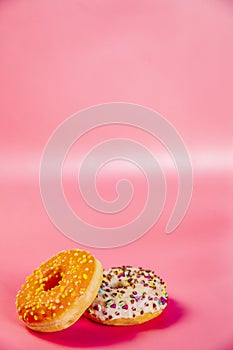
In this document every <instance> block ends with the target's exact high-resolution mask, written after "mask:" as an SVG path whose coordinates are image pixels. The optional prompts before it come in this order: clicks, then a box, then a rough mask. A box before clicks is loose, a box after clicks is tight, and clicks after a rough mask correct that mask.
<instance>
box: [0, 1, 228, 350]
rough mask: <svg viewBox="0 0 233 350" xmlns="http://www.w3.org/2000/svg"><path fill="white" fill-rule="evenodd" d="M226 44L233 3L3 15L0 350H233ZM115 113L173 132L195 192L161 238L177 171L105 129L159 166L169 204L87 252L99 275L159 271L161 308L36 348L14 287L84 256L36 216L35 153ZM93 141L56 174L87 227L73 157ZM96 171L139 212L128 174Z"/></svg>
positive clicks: (43, 340) (10, 4)
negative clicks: (83, 117) (130, 112)
mask: <svg viewBox="0 0 233 350" xmlns="http://www.w3.org/2000/svg"><path fill="white" fill-rule="evenodd" d="M232 38H233V3H232V1H230V0H221V1H220V0H211V1H210V0H209V1H207V0H206V1H205V0H204V1H203V0H196V1H191V0H188V1H182V0H154V1H147V0H145V1H135V0H124V1H121V2H120V1H115V0H113V1H107V0H106V1H103V0H102V1H92V2H91V1H89V2H88V1H77V0H75V1H74V0H70V1H65V0H63V1H61V0H56V1H55V0H49V1H48V0H41V1H36V0H18V1H16V0H15V1H14V0H8V1H7V0H1V1H0V96H1V104H0V115H1V130H0V133H1V134H0V140H1V149H0V164H1V172H0V187H1V204H0V205H1V207H0V212H1V236H0V237H1V238H0V249H1V252H0V262H1V263H0V269H1V272H0V275H1V289H0V349H1V350H9V349H10V350H20V349H26V348H28V349H72V348H78V349H82V348H86V349H93V348H98V349H106V348H109V349H125V348H127V349H141V348H142V347H143V348H146V347H148V348H156V349H162V350H163V349H179V348H182V349H189V350H196V349H202V350H232V349H233V332H232V323H233V303H232V294H233V278H232V263H233V258H232V246H233V237H232V228H233V222H232V204H233V203H232V194H233V193H232V192H233V191H232V190H233V186H232V175H233V169H232V160H233V159H232V131H233V130H232V115H233V103H232V89H233V86H232V85H233V65H232V62H233V46H232ZM111 101H125V102H133V103H137V104H141V105H145V106H148V107H150V108H153V109H155V110H157V111H158V112H159V113H161V114H162V115H164V116H165V117H166V118H167V119H168V120H169V121H170V122H171V123H173V125H174V126H175V127H176V129H177V130H178V131H179V133H180V134H181V135H182V137H183V139H184V141H185V143H186V146H187V147H188V149H189V152H190V155H191V158H192V162H193V171H194V191H193V197H192V202H191V205H190V208H189V211H188V213H187V215H186V216H185V219H184V220H183V222H182V224H181V225H180V226H179V227H178V228H177V230H176V231H175V232H174V233H173V234H171V235H169V236H168V235H165V234H164V229H165V226H166V223H167V220H168V217H169V215H170V213H171V210H172V208H173V205H174V200H175V196H176V190H177V175H176V172H175V171H174V166H173V165H172V162H171V160H170V159H169V156H168V155H167V154H166V152H164V151H163V150H162V149H161V147H160V146H159V145H158V142H156V141H155V140H152V139H150V138H149V136H148V135H142V134H140V133H139V134H137V133H136V132H135V130H127V131H123V130H117V129H112V130H111V131H110V132H112V134H113V135H119V134H120V135H127V136H129V137H130V136H132V138H137V137H139V138H140V140H141V141H142V142H143V143H145V144H146V145H148V146H150V147H151V150H152V151H155V152H157V156H158V157H159V159H160V163H161V164H162V166H163V167H164V169H165V173H166V176H167V181H168V197H167V202H166V207H165V210H164V212H163V214H162V216H161V218H160V220H159V221H158V223H157V224H156V225H155V226H154V227H153V229H151V230H150V232H148V233H147V234H146V235H144V236H143V237H142V238H141V239H140V240H138V241H136V242H134V243H132V244H130V245H127V246H125V247H121V248H115V249H112V250H104V249H94V248H90V249H89V250H90V251H91V252H92V253H93V254H95V255H96V257H97V258H98V259H100V260H101V261H102V263H103V265H104V267H110V266H114V265H120V264H131V265H136V266H137V265H143V266H145V267H146V268H152V269H155V271H156V272H157V273H158V274H159V275H161V276H162V277H163V278H164V280H165V281H166V282H167V285H168V294H169V296H170V303H169V306H168V308H167V310H166V311H164V313H163V314H162V315H161V316H160V317H159V318H158V319H155V320H154V321H151V322H150V323H147V324H144V325H141V326H135V327H129V328H117V327H116V328H114V327H103V326H101V325H97V324H94V323H91V322H90V321H88V320H85V319H81V320H79V321H78V322H77V323H76V324H75V325H73V326H72V327H71V328H69V329H67V330H65V331H62V332H59V333H53V334H36V333H33V332H31V331H29V330H27V329H26V328H25V327H24V325H23V324H22V322H20V321H18V318H17V315H16V311H15V305H14V302H15V295H16V293H17V291H18V289H19V288H20V285H21V284H22V283H23V281H24V278H25V276H27V275H28V274H30V273H31V271H32V270H33V269H34V268H35V267H37V266H38V265H39V264H40V262H41V261H43V260H45V259H47V258H49V257H50V256H51V255H53V254H56V252H57V251H59V250H62V249H69V248H73V247H77V246H78V247H81V246H80V245H79V244H76V243H74V242H72V241H70V240H69V239H67V238H66V237H64V236H63V235H62V234H61V233H60V232H58V230H57V229H56V228H55V227H54V226H53V225H52V224H51V222H50V220H49V218H48V216H47V215H46V213H45V210H44V207H43V205H42V202H41V198H40V191H39V180H38V175H39V164H40V158H41V155H42V151H43V148H44V146H45V143H46V142H47V140H48V138H49V136H50V135H51V133H52V132H53V130H54V129H55V128H56V127H57V126H58V125H59V124H60V123H61V122H62V121H64V120H65V119H66V118H67V117H69V116H70V115H72V114H73V113H75V112H77V111H79V110H80V109H83V108H87V107H90V106H92V105H94V104H99V103H104V102H111ZM124 133H125V134H124ZM95 137H96V138H95ZM97 139H98V135H96V136H95V135H94V136H93V135H92V137H91V138H89V139H88V137H87V139H86V141H85V140H83V141H81V143H80V145H79V147H78V149H77V151H76V152H75V150H74V153H73V157H72V156H71V158H72V160H71V161H70V162H69V164H68V166H66V167H65V169H64V186H66V187H67V188H66V194H67V197H68V198H69V199H70V201H72V205H73V206H74V207H76V209H78V210H80V215H83V216H84V217H85V215H88V214H87V212H85V208H83V207H82V208H79V207H78V204H77V203H78V202H77V199H78V194H77V197H75V196H74V195H72V194H73V192H74V191H75V189H74V182H73V180H74V179H73V178H74V172H75V171H76V166H77V164H78V160H79V159H80V158H79V157H80V156H81V155H82V154H85V153H84V152H85V150H86V149H88V147H87V146H88V145H91V144H92V143H94V141H96V140H97ZM76 162H77V163H76ZM124 169H125V170H124ZM105 170H106V171H105V173H104V175H103V176H102V177H101V176H100V178H99V179H98V183H99V190H100V193H101V194H102V195H103V196H105V197H106V198H107V199H112V198H114V191H113V183H112V176H113V174H114V176H119V177H121V175H122V172H124V171H125V172H127V173H128V176H129V178H132V180H133V181H134V182H135V199H134V205H133V208H134V210H135V212H137V211H139V210H140V204H141V202H142V201H143V200H144V196H143V195H142V190H143V189H144V187H143V186H145V184H144V183H143V179H142V178H141V177H140V174H137V170H136V169H135V168H131V167H130V165H127V166H126V165H125V164H116V163H115V164H113V165H112V167H109V168H107V169H105ZM100 175H101V174H100ZM98 183H97V185H98ZM138 186H139V187H138ZM140 186H141V187H140ZM76 190H77V189H76ZM132 210H133V209H132ZM132 213H133V211H131V212H129V217H130V215H132ZM105 219H106V218H104V217H101V218H98V217H93V218H92V220H96V221H95V222H96V223H98V224H99V225H101V224H102V225H103V227H104V225H105V226H106V225H107V226H108V225H110V224H112V225H117V224H118V223H121V224H123V223H125V221H126V219H127V218H126V217H124V215H122V216H121V217H120V218H118V219H117V218H115V217H114V219H113V221H111V222H110V223H109V222H107V221H106V220H105ZM83 248H85V247H83Z"/></svg>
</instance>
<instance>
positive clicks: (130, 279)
mask: <svg viewBox="0 0 233 350" xmlns="http://www.w3.org/2000/svg"><path fill="white" fill-rule="evenodd" d="M122 274H123V275H122ZM121 275H122V276H121ZM125 305H127V306H128V308H127V306H125ZM166 306H167V293H166V285H165V283H164V282H163V281H162V280H161V278H160V277H158V276H157V275H155V273H154V272H153V271H150V270H143V269H141V268H135V267H130V266H123V267H118V268H112V269H109V270H104V274H103V282H102V285H101V287H100V290H99V293H98V295H97V297H96V299H95V300H94V302H93V303H92V305H91V306H90V307H89V309H88V312H89V313H90V314H91V315H92V316H95V317H96V318H97V319H100V320H101V321H105V320H107V319H118V318H133V317H136V316H140V315H143V314H144V313H148V312H150V313H155V312H157V311H160V310H162V309H165V307H166Z"/></svg>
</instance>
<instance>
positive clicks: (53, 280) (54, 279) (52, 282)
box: [44, 272, 62, 292]
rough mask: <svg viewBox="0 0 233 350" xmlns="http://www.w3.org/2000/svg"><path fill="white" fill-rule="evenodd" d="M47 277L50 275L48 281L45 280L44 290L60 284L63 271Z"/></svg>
mask: <svg viewBox="0 0 233 350" xmlns="http://www.w3.org/2000/svg"><path fill="white" fill-rule="evenodd" d="M45 277H46V276H45ZM47 277H48V281H46V282H44V283H45V285H44V290H45V291H46V292H47V291H48V290H51V289H53V288H54V287H56V286H58V284H59V282H60V281H61V280H62V276H61V272H56V273H55V274H54V275H52V276H51V275H49V276H47Z"/></svg>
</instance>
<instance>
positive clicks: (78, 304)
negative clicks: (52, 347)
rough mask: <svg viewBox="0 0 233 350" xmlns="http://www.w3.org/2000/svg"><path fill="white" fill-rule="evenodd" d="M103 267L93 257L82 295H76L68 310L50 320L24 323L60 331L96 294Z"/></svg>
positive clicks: (37, 328)
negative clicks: (89, 277) (89, 274)
mask: <svg viewBox="0 0 233 350" xmlns="http://www.w3.org/2000/svg"><path fill="white" fill-rule="evenodd" d="M102 277H103V267H102V264H101V263H100V261H99V260H97V259H96V258H95V269H94V273H93V276H92V279H91V281H90V283H89V285H88V287H87V289H86V291H85V293H84V294H83V295H81V296H80V297H77V299H76V300H75V302H74V303H73V304H72V305H71V306H70V308H69V311H65V312H64V313H62V314H61V315H60V316H59V317H57V318H56V319H55V321H54V320H52V321H44V322H41V323H39V324H38V323H30V324H29V323H25V324H26V326H27V327H28V328H30V329H32V330H33V331H37V332H55V331H61V330H63V329H66V328H68V327H70V326H71V325H72V324H74V323H75V322H76V321H77V320H78V319H79V318H80V317H81V316H82V315H83V313H84V311H85V310H86V309H87V308H88V307H89V306H90V305H91V304H92V302H93V301H94V300H95V298H96V295H97V294H98V290H99V287H100V285H101V282H102Z"/></svg>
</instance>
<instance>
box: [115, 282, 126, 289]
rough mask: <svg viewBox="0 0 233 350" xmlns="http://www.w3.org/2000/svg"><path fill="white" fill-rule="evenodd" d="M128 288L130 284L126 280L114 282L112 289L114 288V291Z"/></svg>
mask: <svg viewBox="0 0 233 350" xmlns="http://www.w3.org/2000/svg"><path fill="white" fill-rule="evenodd" d="M127 286H128V283H127V281H125V280H123V281H122V280H118V281H114V282H112V283H111V288H114V289H118V288H124V287H127Z"/></svg>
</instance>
